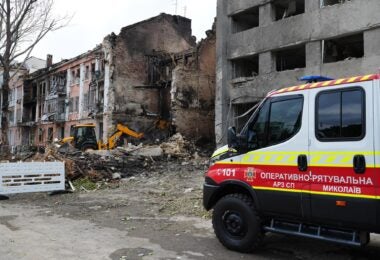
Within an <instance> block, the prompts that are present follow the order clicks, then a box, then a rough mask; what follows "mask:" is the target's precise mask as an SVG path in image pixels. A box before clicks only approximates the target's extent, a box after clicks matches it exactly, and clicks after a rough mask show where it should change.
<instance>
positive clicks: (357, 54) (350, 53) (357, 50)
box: [323, 33, 364, 63]
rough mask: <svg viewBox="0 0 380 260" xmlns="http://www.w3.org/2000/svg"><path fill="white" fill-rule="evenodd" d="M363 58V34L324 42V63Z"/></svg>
mask: <svg viewBox="0 0 380 260" xmlns="http://www.w3.org/2000/svg"><path fill="white" fill-rule="evenodd" d="M363 56H364V40H363V33H360V34H355V35H350V36H345V37H340V38H335V39H330V40H324V41H323V62H324V63H330V62H337V61H342V60H349V59H352V58H361V57H363Z"/></svg>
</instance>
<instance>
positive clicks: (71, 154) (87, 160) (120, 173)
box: [27, 134, 209, 182]
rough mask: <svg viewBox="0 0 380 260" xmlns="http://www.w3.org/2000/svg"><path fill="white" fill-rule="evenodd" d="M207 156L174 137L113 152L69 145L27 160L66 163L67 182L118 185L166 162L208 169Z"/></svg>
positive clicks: (195, 147) (179, 136)
mask: <svg viewBox="0 0 380 260" xmlns="http://www.w3.org/2000/svg"><path fill="white" fill-rule="evenodd" d="M208 153H209V150H208V151H205V149H204V148H199V147H197V146H196V145H195V144H194V143H192V142H189V141H187V140H185V139H184V138H183V137H182V136H181V135H180V134H175V135H173V136H172V137H171V138H170V139H168V140H167V141H165V142H163V143H160V144H155V145H143V144H139V145H137V146H135V145H132V144H130V143H128V144H126V145H125V146H123V147H117V148H116V149H113V150H92V151H87V152H82V151H79V150H77V149H75V148H74V147H72V146H70V145H68V144H65V145H63V146H61V147H56V146H50V147H49V148H47V149H46V151H45V153H44V154H35V155H33V156H31V157H28V158H27V160H28V161H41V160H44V161H63V162H65V169H66V178H67V180H68V181H76V180H81V179H84V178H85V179H88V180H89V181H91V182H117V181H118V180H119V179H122V178H126V177H131V176H134V175H137V174H145V173H149V172H153V171H154V169H155V168H157V166H159V165H162V164H163V163H165V164H166V163H168V161H176V162H177V165H178V161H180V163H179V165H188V164H190V162H191V161H198V162H202V165H207V162H208V161H207V157H206V156H208V155H209V154H208Z"/></svg>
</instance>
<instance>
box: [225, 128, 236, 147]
mask: <svg viewBox="0 0 380 260" xmlns="http://www.w3.org/2000/svg"><path fill="white" fill-rule="evenodd" d="M227 143H228V148H233V149H236V148H237V147H238V141H237V137H236V128H235V127H234V126H230V127H229V128H228V132H227Z"/></svg>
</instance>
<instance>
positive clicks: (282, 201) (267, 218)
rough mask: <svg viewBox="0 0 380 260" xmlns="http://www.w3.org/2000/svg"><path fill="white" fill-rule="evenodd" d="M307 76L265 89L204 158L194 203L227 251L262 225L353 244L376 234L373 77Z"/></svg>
mask: <svg viewBox="0 0 380 260" xmlns="http://www.w3.org/2000/svg"><path fill="white" fill-rule="evenodd" d="M306 79H308V80H310V83H307V84H303V85H299V86H292V87H288V88H283V89H280V90H277V91H273V92H271V93H269V94H268V95H267V97H266V98H264V100H263V101H261V103H260V104H259V105H258V107H257V109H256V110H255V111H254V112H253V114H252V116H251V117H250V119H249V120H248V121H247V123H246V124H245V126H244V127H243V129H242V130H241V132H240V133H239V134H236V130H235V128H234V127H230V128H229V130H228V146H224V147H221V148H220V149H218V150H216V151H215V152H214V154H213V155H212V158H211V166H210V168H209V170H208V172H207V174H206V177H205V183H204V193H203V204H204V207H205V208H206V209H207V210H210V209H212V208H213V216H212V223H213V227H214V231H215V234H216V236H217V238H218V239H219V241H220V242H221V243H222V244H223V245H224V246H225V247H227V248H229V249H231V250H236V251H240V252H251V251H253V250H254V249H256V248H257V247H259V246H260V244H261V242H262V240H263V237H264V234H265V233H266V232H276V233H283V234H290V235H298V236H303V237H308V238H318V239H322V240H326V241H331V242H337V243H342V244H348V245H354V246H363V245H366V244H367V243H368V242H369V239H370V235H369V234H370V233H380V134H379V133H380V80H379V79H380V75H377V74H373V75H366V76H358V77H351V78H344V79H337V80H333V79H330V80H329V79H326V78H320V77H315V76H311V77H307V78H306ZM321 80H322V81H321Z"/></svg>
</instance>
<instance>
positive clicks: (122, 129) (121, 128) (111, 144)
mask: <svg viewBox="0 0 380 260" xmlns="http://www.w3.org/2000/svg"><path fill="white" fill-rule="evenodd" d="M123 134H125V135H129V136H132V137H134V138H137V139H141V138H142V137H143V136H144V134H143V133H138V132H136V131H133V130H131V129H130V128H128V126H126V125H122V124H117V126H116V132H115V133H114V134H113V135H111V136H110V137H109V138H108V142H107V143H106V144H104V145H102V146H101V148H103V149H114V148H115V147H116V145H117V141H118V140H119V139H120V137H121V136H122V135H123Z"/></svg>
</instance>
